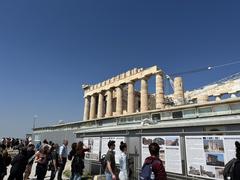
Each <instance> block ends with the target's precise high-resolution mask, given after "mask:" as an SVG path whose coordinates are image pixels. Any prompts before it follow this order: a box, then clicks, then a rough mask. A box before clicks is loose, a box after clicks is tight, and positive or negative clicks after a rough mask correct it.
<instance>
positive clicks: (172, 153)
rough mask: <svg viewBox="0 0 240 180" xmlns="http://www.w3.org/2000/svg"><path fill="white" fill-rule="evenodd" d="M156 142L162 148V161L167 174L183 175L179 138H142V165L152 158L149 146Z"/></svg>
mask: <svg viewBox="0 0 240 180" xmlns="http://www.w3.org/2000/svg"><path fill="white" fill-rule="evenodd" d="M152 142H156V143H157V144H158V145H159V146H160V155H159V157H160V159H161V160H162V162H163V164H164V166H165V169H166V171H167V172H173V173H178V174H182V162H181V148H180V137H179V136H142V138H141V144H142V164H143V163H144V160H145V158H146V157H148V156H150V153H149V149H148V146H149V144H150V143H152Z"/></svg>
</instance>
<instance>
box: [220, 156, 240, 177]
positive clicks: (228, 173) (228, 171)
mask: <svg viewBox="0 0 240 180" xmlns="http://www.w3.org/2000/svg"><path fill="white" fill-rule="evenodd" d="M238 161H239V160H237V159H236V158H233V159H232V160H230V161H229V162H228V163H227V164H226V165H225V167H224V171H223V177H224V180H233V178H234V177H233V171H234V168H235V164H236V162H238Z"/></svg>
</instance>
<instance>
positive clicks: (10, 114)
mask: <svg viewBox="0 0 240 180" xmlns="http://www.w3.org/2000/svg"><path fill="white" fill-rule="evenodd" d="M239 8H240V3H239V1H221V0H216V1H215V0H212V1H207V0H203V1H202V0H201V1H192V0H189V1H187V0H181V1H180V0H176V1H157V0H156V1H155V0H153V1H143V0H136V1H134V0H133V1H129V0H121V1H113V0H102V1H99V0H96V1H93V0H87V1H86V0H85V1H80V0H72V1H62V0H52V1H47V0H41V1H30V0H21V1H1V2H0V121H1V124H0V137H1V136H23V135H24V134H25V133H29V132H31V127H32V125H33V116H34V115H38V118H37V120H36V125H37V126H45V125H50V124H55V123H57V122H58V121H59V120H64V121H65V122H70V121H78V120H81V119H82V112H83V92H82V89H81V84H83V83H97V82H99V81H102V80H105V79H107V78H110V77H112V76H115V75H117V74H120V73H122V72H125V71H127V70H128V69H132V68H134V67H150V66H152V65H158V66H159V67H160V68H162V69H163V70H164V71H165V72H166V73H169V74H172V73H176V72H182V71H189V70H192V69H198V68H201V67H206V66H209V65H218V64H225V63H229V62H232V61H240V35H239V34H240V33H239V32H240V21H239V19H240V11H239ZM239 67H240V65H239V64H236V65H234V66H227V67H225V68H218V69H216V70H214V71H209V72H201V73H194V74H188V75H185V76H183V77H184V81H185V83H184V85H185V88H186V89H193V88H197V87H199V86H202V85H205V84H207V83H210V82H213V81H216V80H218V79H221V78H223V77H226V76H228V75H230V74H233V73H236V72H238V71H239ZM152 81H153V80H152ZM151 88H152V87H151ZM151 88H150V89H151Z"/></svg>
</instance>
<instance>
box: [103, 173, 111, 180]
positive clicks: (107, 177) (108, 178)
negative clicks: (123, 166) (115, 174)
mask: <svg viewBox="0 0 240 180" xmlns="http://www.w3.org/2000/svg"><path fill="white" fill-rule="evenodd" d="M105 176H106V180H112V174H111V173H107V172H105Z"/></svg>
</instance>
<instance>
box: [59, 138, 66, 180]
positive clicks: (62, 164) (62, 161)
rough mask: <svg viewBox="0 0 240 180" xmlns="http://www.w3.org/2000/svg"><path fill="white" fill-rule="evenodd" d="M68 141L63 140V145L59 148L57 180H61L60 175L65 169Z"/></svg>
mask: <svg viewBox="0 0 240 180" xmlns="http://www.w3.org/2000/svg"><path fill="white" fill-rule="evenodd" d="M67 145H68V140H66V139H64V140H63V144H62V145H61V146H60V149H59V158H60V159H59V171H58V177H57V179H58V180H62V173H63V170H64V168H65V165H66V162H67V156H68V150H67Z"/></svg>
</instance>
